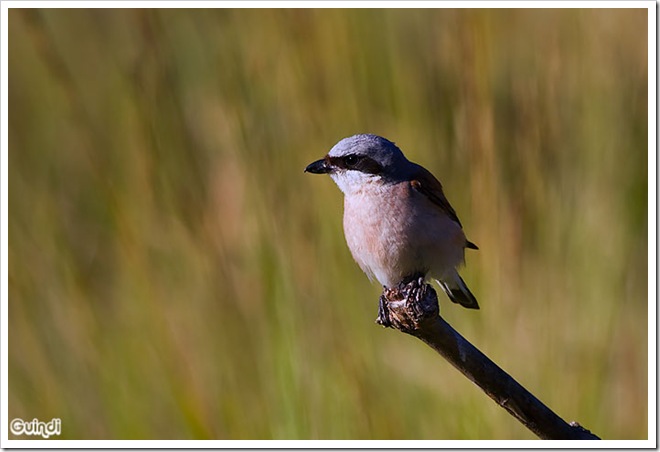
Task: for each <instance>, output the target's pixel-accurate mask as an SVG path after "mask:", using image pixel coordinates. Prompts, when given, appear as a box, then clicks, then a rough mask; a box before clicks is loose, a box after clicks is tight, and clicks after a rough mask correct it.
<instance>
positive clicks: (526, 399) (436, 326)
mask: <svg viewBox="0 0 660 452" xmlns="http://www.w3.org/2000/svg"><path fill="white" fill-rule="evenodd" d="M376 322H377V323H380V324H381V325H383V326H386V327H392V328H395V329H397V330H399V331H402V332H404V333H407V334H410V335H412V336H415V337H416V338H418V339H420V340H422V341H423V342H425V343H426V344H427V345H429V346H430V347H431V348H432V349H434V350H435V351H436V352H438V353H440V354H441V355H442V356H443V357H444V358H445V359H446V360H448V361H449V362H450V363H451V364H452V365H453V366H454V367H456V368H457V369H458V370H460V371H461V372H462V373H463V375H465V376H466V377H468V378H469V379H470V380H471V381H472V382H473V383H476V384H477V385H478V386H479V387H480V388H481V389H482V390H483V391H484V392H485V393H486V394H488V396H489V397H490V398H491V399H493V400H494V401H495V402H496V403H497V404H498V405H500V406H501V407H502V408H504V409H505V410H507V411H508V412H509V413H510V414H511V415H512V416H513V417H515V418H516V419H518V420H519V421H520V422H521V423H522V424H523V425H524V426H525V427H527V428H528V429H530V430H531V431H532V432H534V433H535V434H536V435H537V436H538V437H539V438H541V439H600V438H599V437H597V436H596V435H594V434H593V433H591V432H590V431H589V430H587V429H585V428H583V427H582V426H580V424H578V423H576V422H571V423H570V424H568V423H566V422H565V421H564V420H563V419H562V418H560V417H559V416H557V415H556V414H555V413H554V412H553V411H552V410H551V409H550V408H548V407H547V406H545V405H544V404H543V403H542V402H541V401H540V400H539V399H537V398H536V397H534V395H532V394H531V393H530V392H529V391H527V390H526V389H525V388H524V387H522V386H521V385H520V384H519V383H518V382H517V381H516V380H514V379H513V378H511V376H510V375H509V374H507V373H506V372H504V371H503V370H502V369H501V368H500V367H498V366H497V364H495V363H494V362H493V361H491V360H490V359H489V358H488V357H487V356H486V355H484V354H483V353H481V352H480V351H479V350H478V349H477V348H476V347H475V346H473V345H472V344H471V343H470V342H468V341H467V340H466V339H465V338H464V337H463V336H461V335H460V334H459V333H458V332H457V331H456V330H454V329H453V328H452V327H451V325H449V324H448V323H447V322H446V321H445V320H444V319H443V318H442V317H440V310H439V307H438V298H437V295H436V292H435V290H433V288H432V287H431V286H430V285H428V284H424V281H423V279H421V278H420V279H419V280H417V279H415V280H413V281H411V282H409V283H407V284H405V283H401V284H400V285H399V287H396V288H394V289H385V290H384V291H383V294H382V295H381V298H380V309H379V315H378V319H377V320H376Z"/></svg>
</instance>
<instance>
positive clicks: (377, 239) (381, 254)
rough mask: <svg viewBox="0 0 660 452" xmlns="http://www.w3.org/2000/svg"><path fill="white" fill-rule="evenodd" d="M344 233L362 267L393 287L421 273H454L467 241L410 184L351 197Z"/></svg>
mask: <svg viewBox="0 0 660 452" xmlns="http://www.w3.org/2000/svg"><path fill="white" fill-rule="evenodd" d="M344 233H345V235H346V242H347V244H348V247H349V249H350V250H351V253H352V255H353V258H354V259H355V261H356V262H357V263H358V265H359V266H360V268H362V270H363V271H364V272H365V273H367V275H368V276H369V277H375V278H376V279H377V280H378V281H379V282H380V283H381V284H383V285H386V286H390V287H391V286H393V285H396V284H398V283H399V282H400V281H401V279H403V278H404V277H406V276H409V275H411V274H414V273H417V272H422V273H427V272H430V273H431V274H432V275H433V276H441V274H442V273H444V272H445V271H447V270H448V269H450V268H451V269H453V268H454V267H455V266H456V265H458V264H459V263H460V262H461V261H462V256H463V246H464V243H465V236H464V235H463V231H462V230H461V228H460V227H459V226H458V224H456V223H455V222H453V221H451V220H450V219H449V218H448V217H447V216H446V214H444V213H443V212H442V211H440V209H438V208H436V207H435V206H434V205H433V204H432V203H430V201H428V200H427V199H426V198H425V197H424V196H423V195H421V194H420V193H418V192H416V191H415V190H412V189H411V187H410V185H409V184H408V183H407V182H402V183H400V184H397V185H386V186H383V185H380V184H375V183H374V184H368V185H365V187H364V189H362V190H361V191H359V192H357V193H353V194H351V195H350V196H346V198H345V201H344Z"/></svg>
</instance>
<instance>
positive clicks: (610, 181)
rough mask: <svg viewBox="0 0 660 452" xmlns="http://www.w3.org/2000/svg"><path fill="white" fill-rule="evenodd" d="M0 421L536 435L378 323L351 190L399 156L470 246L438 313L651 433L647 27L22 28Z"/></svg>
mask: <svg viewBox="0 0 660 452" xmlns="http://www.w3.org/2000/svg"><path fill="white" fill-rule="evenodd" d="M8 56H9V111H10V116H9V165H10V170H9V263H10V267H9V416H10V419H12V418H15V417H21V418H23V419H26V420H30V419H33V418H35V417H36V418H39V419H40V420H44V421H47V420H50V419H51V418H54V417H59V418H61V419H62V435H61V437H60V438H63V439H533V438H535V436H534V435H533V434H532V433H530V432H529V431H527V430H526V429H525V428H524V427H523V426H522V425H521V424H519V423H518V422H517V421H516V420H515V419H514V418H512V417H511V416H510V415H509V414H508V413H507V412H506V411H504V410H503V409H502V408H500V407H498V406H497V405H496V404H495V403H493V402H492V401H491V400H490V399H489V398H488V397H487V396H486V395H485V394H484V393H482V392H481V391H480V390H479V389H478V388H477V387H476V386H475V385H473V384H472V383H471V382H470V381H468V380H467V379H466V378H465V377H463V376H462V375H460V374H459V373H458V372H457V371H456V370H455V369H454V368H453V367H451V366H450V365H449V364H448V363H447V362H446V361H444V360H443V359H442V358H440V357H439V356H438V355H436V354H435V353H434V352H433V351H432V350H431V349H430V348H428V347H427V346H425V345H424V344H422V343H421V342H419V341H417V340H416V339H413V338H411V337H408V336H406V335H404V334H401V333H399V332H396V331H393V330H385V329H383V328H382V327H380V326H377V325H376V324H374V320H375V318H376V313H377V300H378V296H379V294H380V288H379V287H378V285H377V284H375V283H374V284H372V283H370V282H369V281H368V279H367V278H366V277H365V276H364V275H363V274H362V272H361V271H360V270H359V268H358V267H357V265H356V264H355V263H354V262H353V260H352V258H351V256H350V253H349V251H348V249H347V247H346V245H345V243H344V237H343V231H342V220H341V218H342V195H341V193H340V191H339V189H338V188H337V187H336V186H335V185H334V184H333V183H332V181H331V180H330V178H327V177H320V176H314V175H309V174H304V173H303V169H304V168H305V166H306V165H307V164H308V163H310V162H311V161H313V160H316V159H318V158H321V157H322V156H323V155H324V154H325V153H326V152H327V151H328V150H329V149H330V147H331V146H332V145H333V144H335V143H336V142H337V141H338V140H339V139H341V138H343V137H346V136H349V135H352V134H354V133H359V132H370V133H376V134H380V135H383V136H385V137H387V138H389V139H391V140H393V141H395V142H396V143H397V144H398V145H399V146H400V147H401V149H402V150H403V151H404V152H405V153H406V155H407V156H408V157H409V158H410V159H411V160H413V161H415V162H417V163H420V164H422V165H424V166H425V167H426V168H428V169H429V170H431V171H432V172H433V173H434V174H435V175H436V176H437V177H438V178H439V179H440V180H441V181H442V182H443V184H444V186H445V191H446V193H447V196H448V198H449V200H450V201H451V203H452V205H453V206H454V208H455V209H456V211H457V213H458V215H459V217H460V218H461V221H462V223H463V225H464V228H465V230H466V233H467V235H468V237H469V238H470V239H471V240H472V241H474V242H475V243H477V244H478V245H479V246H480V251H477V252H474V251H469V252H468V253H467V266H466V267H465V269H464V270H463V271H462V274H463V277H464V279H465V280H466V281H467V283H468V284H469V286H470V287H471V289H472V291H473V292H474V293H475V295H476V297H477V298H478V300H479V303H480V305H481V307H482V309H481V310H480V311H476V312H473V311H468V310H465V309H462V308H460V307H459V306H457V305H453V304H451V303H450V302H448V299H447V298H446V297H445V296H444V295H443V294H442V293H441V294H440V302H441V311H442V313H443V316H444V317H445V318H446V319H447V320H448V321H449V322H450V323H451V324H452V325H453V326H454V327H455V328H456V329H457V330H458V331H460V332H461V333H462V334H463V335H464V336H465V337H466V338H467V339H468V340H470V341H471V342H472V343H473V344H474V345H476V346H477V347H478V348H480V349H481V350H482V351H483V352H484V353H486V354H487V355H488V356H489V357H490V358H491V359H493V360H494V361H495V362H496V363H498V364H499V365H500V366H501V367H503V368H504V369H505V370H506V371H507V372H509V373H510V374H511V375H512V376H513V377H514V378H516V379H517V380H518V381H519V382H520V383H521V384H523V385H524V386H525V387H526V388H528V389H529V390H530V391H531V392H532V393H533V394H535V395H536V396H537V397H538V398H539V399H541V400H542V401H543V402H545V403H546V404H547V405H548V406H549V407H550V408H552V409H553V410H555V411H556V412H557V414H559V415H560V416H562V417H563V418H564V419H565V420H567V421H573V420H574V421H578V422H580V423H581V424H582V425H584V426H585V427H587V428H589V429H591V430H592V431H593V432H594V433H596V434H597V435H599V436H601V437H602V438H604V439H644V438H646V437H647V410H648V406H647V388H648V381H647V380H648V374H647V372H648V368H647V352H648V350H647V340H648V337H647V334H648V332H647V321H648V320H647V304H648V298H647V252H648V250H647V132H648V130H647V127H648V126H647V70H648V66H647V12H646V10H624V9H616V10H577V9H570V10H544V9H534V10H523V9H519V10H504V9H501V10H496V9H493V10H478V9H470V10H451V9H443V10H412V9H405V10H379V9H370V10H358V9H353V10H348V9H308V10H304V9H289V10H274V9H273V10H257V9H253V10H177V9H171V10H129V9H127V10H105V9H95V10H85V9H67V10H54V9H52V10H51V9H44V10H38V9H32V10H21V9H11V10H10V11H9V55H8Z"/></svg>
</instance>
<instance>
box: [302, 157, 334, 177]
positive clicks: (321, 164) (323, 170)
mask: <svg viewBox="0 0 660 452" xmlns="http://www.w3.org/2000/svg"><path fill="white" fill-rule="evenodd" d="M330 171H332V167H331V166H330V165H329V164H328V162H326V161H325V160H324V159H321V160H317V161H315V162H313V163H310V164H309V165H307V168H305V172H306V173H313V174H327V173H329V172H330Z"/></svg>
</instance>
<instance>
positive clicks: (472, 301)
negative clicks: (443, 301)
mask: <svg viewBox="0 0 660 452" xmlns="http://www.w3.org/2000/svg"><path fill="white" fill-rule="evenodd" d="M437 281H438V284H440V287H442V290H444V291H445V293H446V294H447V296H448V297H449V299H450V300H451V301H453V302H454V303H458V304H460V305H461V306H463V307H466V308H468V309H479V303H477V299H476V298H474V295H472V292H470V289H468V287H467V285H466V284H465V281H463V278H461V275H459V274H458V272H457V271H456V270H454V271H453V272H452V273H451V274H449V275H447V276H446V277H445V278H444V279H442V280H439V279H438V280H437Z"/></svg>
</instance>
